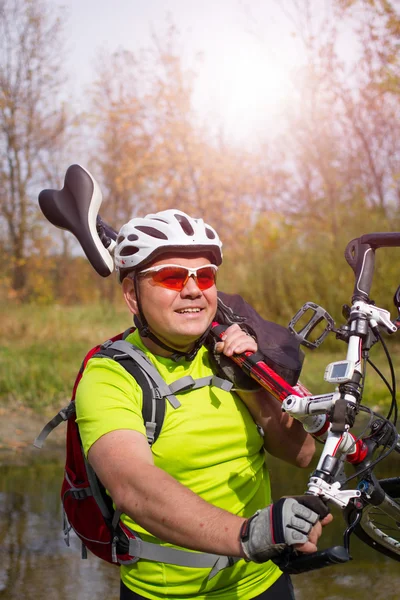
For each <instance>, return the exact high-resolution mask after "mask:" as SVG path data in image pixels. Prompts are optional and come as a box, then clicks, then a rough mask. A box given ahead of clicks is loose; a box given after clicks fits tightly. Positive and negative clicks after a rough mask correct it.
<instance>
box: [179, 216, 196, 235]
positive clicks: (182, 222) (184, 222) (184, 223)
mask: <svg viewBox="0 0 400 600" xmlns="http://www.w3.org/2000/svg"><path fill="white" fill-rule="evenodd" d="M174 217H175V219H176V220H177V221H178V223H179V225H180V226H181V227H182V229H183V231H184V232H185V233H186V235H190V236H192V235H194V231H193V227H192V226H191V224H190V223H189V221H188V220H187V218H186V217H184V216H183V215H178V214H175V215H174Z"/></svg>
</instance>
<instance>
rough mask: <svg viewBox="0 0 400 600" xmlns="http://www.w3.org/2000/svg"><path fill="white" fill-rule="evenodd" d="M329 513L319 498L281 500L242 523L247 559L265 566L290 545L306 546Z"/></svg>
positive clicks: (241, 533)
mask: <svg viewBox="0 0 400 600" xmlns="http://www.w3.org/2000/svg"><path fill="white" fill-rule="evenodd" d="M328 514H329V510H328V508H327V507H326V505H325V503H324V502H323V501H322V500H321V499H320V498H318V497H317V496H311V495H310V496H308V495H304V496H297V497H293V498H281V499H280V500H278V502H275V503H274V504H271V505H270V506H267V507H266V508H263V509H262V510H259V511H257V512H256V513H255V514H254V515H253V516H252V517H250V519H247V521H245V522H244V523H243V525H242V529H241V532H240V541H241V545H242V548H243V551H244V553H245V555H246V558H247V559H248V560H252V561H253V562H257V563H262V562H266V561H267V560H271V559H274V558H276V557H277V556H279V555H280V554H281V553H282V552H283V551H284V550H286V548H287V546H293V545H294V544H305V543H306V542H307V541H308V534H309V533H310V531H311V529H312V527H313V525H315V524H316V523H317V521H318V520H319V519H323V518H324V517H326V516H327V515H328Z"/></svg>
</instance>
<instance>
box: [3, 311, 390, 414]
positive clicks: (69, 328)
mask: <svg viewBox="0 0 400 600" xmlns="http://www.w3.org/2000/svg"><path fill="white" fill-rule="evenodd" d="M131 322H132V321H131V316H130V314H129V312H128V311H127V309H125V308H124V307H123V306H121V308H120V309H118V308H115V307H114V306H110V305H106V304H96V305H94V306H59V305H54V306H46V307H41V306H35V305H15V306H13V307H9V306H7V307H4V306H3V307H0V328H1V331H2V345H1V346H0V365H1V368H0V403H2V404H3V405H4V404H6V403H11V402H17V403H19V404H23V405H25V406H29V407H30V408H34V409H35V410H37V411H40V410H41V409H43V408H46V407H48V406H50V405H51V406H54V407H57V408H58V407H60V406H62V405H63V404H65V403H66V402H67V401H68V400H69V396H70V393H71V390H72V386H73V383H74V380H75V376H76V374H77V372H78V370H79V367H80V365H81V362H82V359H83V357H84V356H85V354H86V352H87V351H88V350H89V349H90V348H91V347H92V346H94V345H96V344H97V343H100V342H102V341H104V340H106V339H108V338H109V337H111V336H112V335H115V334H116V333H119V332H120V331H123V330H124V329H126V328H127V327H129V326H130V324H131ZM345 352H346V347H345V345H344V344H340V343H337V349H335V350H331V349H330V350H325V349H324V348H319V349H318V350H315V351H313V352H311V351H307V355H306V359H305V362H304V367H303V372H302V375H301V381H302V383H304V384H305V385H306V386H307V387H308V389H310V390H312V391H313V392H318V393H323V392H328V391H331V390H332V386H331V385H330V384H327V383H326V382H325V381H324V379H323V375H324V370H325V367H326V365H327V364H328V363H329V362H332V361H334V360H342V359H344V358H345ZM372 352H373V359H374V361H375V362H376V364H377V365H378V366H380V367H381V368H382V369H383V370H384V374H385V376H386V377H387V378H389V371H388V368H387V366H386V363H385V357H384V355H383V352H382V351H381V350H380V349H378V348H376V349H375V348H374V349H373V351H372ZM391 352H392V358H393V361H394V364H395V366H396V363H398V359H399V351H398V349H397V346H394V347H393V348H392V349H391ZM375 357H376V359H375ZM369 374H370V375H369V377H368V380H367V386H366V390H365V393H364V403H367V404H368V406H370V407H371V408H373V409H375V410H379V409H382V408H384V407H387V406H388V402H389V399H388V393H387V391H386V388H385V386H384V384H383V383H382V382H381V380H380V379H379V378H378V376H377V375H376V374H375V373H374V372H373V370H372V369H369Z"/></svg>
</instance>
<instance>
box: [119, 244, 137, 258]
mask: <svg viewBox="0 0 400 600" xmlns="http://www.w3.org/2000/svg"><path fill="white" fill-rule="evenodd" d="M136 252H139V248H136V247H135V246H125V248H122V250H121V252H120V255H121V256H132V255H133V254H136Z"/></svg>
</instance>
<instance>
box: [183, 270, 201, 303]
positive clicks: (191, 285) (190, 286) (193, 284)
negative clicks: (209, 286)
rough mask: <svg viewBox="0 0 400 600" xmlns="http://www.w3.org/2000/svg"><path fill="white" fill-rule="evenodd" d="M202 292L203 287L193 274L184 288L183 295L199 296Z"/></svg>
mask: <svg viewBox="0 0 400 600" xmlns="http://www.w3.org/2000/svg"><path fill="white" fill-rule="evenodd" d="M201 293H202V292H201V289H200V288H199V286H198V285H197V281H196V279H195V278H194V275H191V276H190V277H189V279H188V280H187V282H186V283H185V285H184V287H183V288H182V291H181V296H182V297H183V298H198V297H199V296H201Z"/></svg>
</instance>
